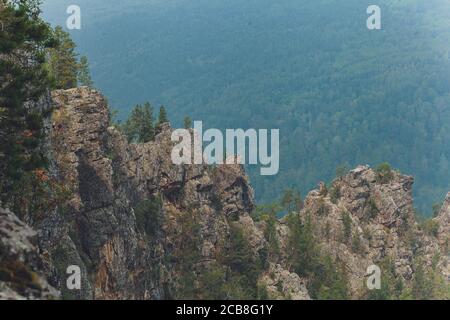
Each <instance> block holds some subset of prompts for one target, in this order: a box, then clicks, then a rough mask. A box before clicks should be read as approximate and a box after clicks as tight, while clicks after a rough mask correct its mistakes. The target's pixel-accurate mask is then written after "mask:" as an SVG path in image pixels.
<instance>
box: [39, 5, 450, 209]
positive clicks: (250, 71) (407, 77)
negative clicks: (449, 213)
mask: <svg viewBox="0 0 450 320" xmlns="http://www.w3.org/2000/svg"><path fill="white" fill-rule="evenodd" d="M376 2H377V3H373V1H365V0H363V1H361V0H345V1H342V0H341V1H337V0H335V1H332V0H308V1H304V0H277V1H269V0H246V1H244V0H228V1H223V0H195V1H192V0H164V1H160V0H150V1H145V0H128V1H123V0H89V1H88V0H78V1H77V3H76V4H78V5H79V6H80V7H81V10H82V29H81V30H74V31H71V32H70V33H71V36H72V37H73V39H74V40H75V42H76V43H77V45H78V50H79V52H80V54H83V55H87V56H88V58H89V61H90V67H91V73H92V77H93V79H94V82H95V85H96V87H98V88H99V89H100V90H101V91H102V92H103V93H104V94H105V95H106V96H107V97H108V99H109V103H110V104H111V106H112V107H113V108H115V109H118V110H119V111H120V117H121V118H125V117H126V116H127V114H128V112H129V111H130V110H131V108H132V107H133V106H134V105H135V104H137V103H143V102H145V101H149V102H151V103H152V104H153V106H154V107H158V106H159V105H165V106H166V108H167V110H168V113H169V117H170V119H171V120H172V122H173V125H174V126H181V125H182V119H183V118H184V117H185V116H186V115H189V116H190V117H191V118H192V119H193V120H202V121H203V123H204V125H205V126H207V127H214V128H221V129H225V128H244V129H247V128H267V129H271V128H280V138H281V141H280V142H281V150H280V161H281V166H280V172H279V174H278V175H276V176H274V177H262V176H259V168H249V170H250V175H251V180H252V185H253V186H254V187H255V190H256V196H257V199H258V200H259V201H260V202H267V201H271V200H273V199H274V198H276V197H278V196H279V195H280V193H281V192H282V190H283V189H284V188H287V187H295V188H298V189H299V190H301V192H302V193H303V194H304V195H305V194H306V193H307V192H308V191H309V190H311V189H312V188H313V187H314V186H316V185H317V183H318V182H319V181H320V180H324V181H330V180H331V179H332V178H333V177H334V175H335V169H336V167H338V166H339V165H345V166H347V167H349V168H353V167H355V166H356V165H358V164H370V165H372V166H376V165H377V164H379V163H381V162H385V161H387V162H389V163H390V164H391V165H392V166H393V167H395V168H397V169H399V170H401V171H402V172H403V173H406V174H410V175H413V176H414V177H415V179H416V183H415V194H414V196H415V201H416V206H417V207H418V209H419V211H421V212H423V213H430V212H431V206H432V204H433V203H436V202H440V201H442V200H443V198H444V195H445V194H446V192H448V190H450V162H449V161H450V144H449V143H448V139H449V137H450V59H449V49H450V2H449V1H446V0H428V1H423V0H422V1H419V0H397V1H395V0H389V1H388V0H378V1H376ZM71 4H74V3H73V1H72V0H45V2H44V6H43V10H44V17H45V18H46V19H47V20H48V21H49V22H51V23H52V24H53V25H63V26H65V20H66V18H67V14H66V8H67V7H68V6H69V5H71ZM370 4H377V5H379V6H380V7H381V10H382V30H373V31H370V30H368V29H367V28H366V19H367V17H368V15H367V13H366V9H367V7H368V5H370Z"/></svg>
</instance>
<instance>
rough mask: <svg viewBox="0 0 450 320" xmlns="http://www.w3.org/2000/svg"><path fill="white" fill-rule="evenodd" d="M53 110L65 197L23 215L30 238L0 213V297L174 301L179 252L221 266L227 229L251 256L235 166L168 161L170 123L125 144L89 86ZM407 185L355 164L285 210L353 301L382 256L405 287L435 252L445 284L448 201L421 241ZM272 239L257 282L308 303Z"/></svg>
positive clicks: (279, 226) (245, 191) (256, 233)
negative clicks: (336, 267) (36, 215)
mask: <svg viewBox="0 0 450 320" xmlns="http://www.w3.org/2000/svg"><path fill="white" fill-rule="evenodd" d="M52 104H53V107H54V112H53V115H52V119H51V121H50V122H49V125H48V127H49V129H48V131H49V135H50V139H49V141H48V144H47V147H46V149H48V150H49V155H50V157H51V159H52V168H53V169H52V171H53V173H54V174H55V175H56V176H57V177H58V179H59V180H60V182H61V183H62V184H64V185H65V186H67V187H68V189H69V190H70V199H69V200H68V201H67V203H65V204H64V205H62V206H60V207H59V208H58V209H57V210H54V211H50V212H47V213H46V214H45V215H44V217H41V218H40V219H32V218H31V217H26V219H27V220H26V221H28V220H29V222H30V223H31V224H32V227H33V228H34V230H36V232H35V231H33V230H32V229H31V228H30V227H28V226H27V225H25V224H24V223H23V222H21V221H20V220H19V219H17V217H15V216H14V215H13V214H12V213H10V212H9V211H4V210H2V211H0V257H1V260H0V261H1V264H0V298H11V299H19V298H38V299H41V298H52V297H59V293H58V292H57V291H56V290H55V289H53V287H55V288H58V290H60V291H61V295H62V297H63V298H66V299H166V298H174V297H177V292H178V290H179V287H178V283H179V280H180V277H181V276H182V274H181V271H180V265H181V264H182V261H183V260H186V259H184V258H185V256H187V255H189V254H190V253H191V252H196V254H197V255H196V257H195V259H190V260H188V261H189V265H188V266H184V269H188V270H189V271H190V272H191V273H192V275H194V278H195V277H197V276H199V275H202V274H204V273H205V272H206V271H208V270H213V268H214V267H215V266H217V265H219V266H222V267H224V265H223V261H222V259H221V255H222V253H223V252H226V251H227V250H229V249H230V246H231V243H232V240H233V239H232V238H231V236H232V232H233V228H234V227H236V226H238V227H239V228H240V229H242V231H243V235H244V237H245V239H246V241H247V243H248V244H249V247H250V252H249V253H248V255H252V256H253V258H255V260H256V259H260V257H261V252H264V250H266V249H267V247H268V243H267V241H266V239H265V236H264V232H265V222H263V221H262V222H255V221H254V220H253V219H252V218H251V213H252V211H253V210H254V206H255V205H254V200H253V190H252V188H251V186H250V184H249V181H248V178H247V176H246V174H245V172H244V170H243V168H242V167H241V166H237V165H236V166H234V165H233V166H230V165H221V166H217V167H209V166H206V165H183V166H177V165H173V164H172V162H171V151H172V146H173V143H172V142H171V133H172V129H171V128H170V125H169V124H163V125H162V126H161V127H160V128H159V129H158V134H157V136H156V138H155V140H154V141H152V142H148V143H145V144H133V143H129V142H128V141H127V139H126V138H125V137H124V135H123V134H122V133H121V132H120V131H119V130H118V129H116V128H114V127H113V126H110V123H109V115H108V108H107V104H106V101H105V99H104V98H103V96H102V95H101V94H100V93H99V92H97V91H96V90H93V89H89V88H85V87H82V88H76V89H70V90H60V91H56V92H53V94H52ZM412 185H413V178H412V177H409V176H404V175H401V174H399V173H397V172H391V174H390V175H388V176H380V174H379V173H377V172H376V171H374V170H372V169H370V168H369V167H367V166H360V167H358V168H356V169H355V170H352V171H351V172H349V173H348V174H347V175H346V176H344V177H341V178H339V179H336V180H335V181H334V182H333V184H332V186H331V188H327V187H326V186H325V184H323V183H322V184H321V185H320V187H319V189H318V190H313V191H311V192H310V193H309V194H308V197H307V198H306V200H305V203H304V208H303V209H302V210H301V212H299V213H296V214H298V215H299V216H300V217H301V219H303V218H305V217H307V216H310V217H311V219H312V220H313V221H314V225H315V226H316V228H315V230H314V232H315V235H316V238H317V239H319V243H318V247H319V248H320V250H321V251H323V252H324V253H327V254H328V255H330V256H332V257H333V258H334V259H336V260H338V261H340V262H342V263H343V265H344V267H345V270H346V273H347V275H348V279H349V282H350V291H351V292H350V293H351V297H352V298H361V297H363V296H364V291H365V288H364V283H365V279H366V271H367V267H369V266H370V265H373V264H381V263H382V262H383V261H384V260H385V259H386V258H389V259H391V260H392V261H393V265H394V269H395V276H396V277H398V278H401V279H402V280H403V281H404V282H405V283H406V284H407V285H408V284H410V283H411V281H412V280H413V279H414V276H415V266H414V259H417V258H420V259H422V260H423V261H424V262H425V263H426V264H428V265H430V264H431V261H432V260H433V257H435V256H436V254H437V253H439V254H440V259H439V261H438V264H437V265H438V268H439V270H441V271H442V273H443V274H444V275H445V276H446V277H447V278H448V277H449V275H450V270H449V265H450V264H449V263H448V255H447V253H448V235H449V234H450V233H449V232H450V195H449V196H447V199H446V201H445V203H444V205H443V207H442V209H441V212H440V214H439V216H438V217H437V218H436V219H435V223H436V224H437V226H438V229H437V230H438V231H437V234H436V237H434V236H430V235H426V234H425V233H424V232H423V231H422V230H421V229H420V228H419V226H418V224H417V223H416V222H415V218H414V209H413V202H412ZM193 226H195V227H193ZM275 231H276V234H277V237H278V243H279V251H280V252H279V254H278V255H276V256H274V257H270V258H269V259H268V261H266V266H265V267H264V270H262V271H261V273H260V276H259V278H258V285H259V286H262V287H264V288H265V289H266V291H267V295H268V296H269V297H270V298H273V299H309V298H310V295H309V293H308V290H307V289H306V287H307V285H308V281H309V280H310V279H302V278H301V277H299V276H298V275H297V274H295V273H294V272H293V271H292V267H291V266H290V264H289V263H288V262H287V261H288V260H289V259H288V257H287V252H288V250H287V246H288V238H289V233H290V230H289V227H288V225H287V224H286V221H284V220H280V221H278V222H277V223H276V225H275ZM187 242H189V245H190V247H189V248H188V249H186V243H187ZM36 247H38V248H39V252H38V250H37V249H36ZM221 264H222V265H221ZM72 265H76V266H79V267H80V269H81V289H80V290H69V289H68V288H67V287H66V280H67V277H68V275H67V268H68V267H69V266H72ZM21 270H22V271H23V272H20V275H25V280H24V279H21V278H20V277H18V276H17V273H18V271H21ZM43 274H45V275H46V278H47V281H48V282H49V283H50V284H51V285H52V286H53V287H51V286H49V285H48V284H47V281H46V280H44V278H43V277H42V275H43ZM30 279H31V280H30ZM192 285H193V286H196V285H197V283H196V281H193V284H192Z"/></svg>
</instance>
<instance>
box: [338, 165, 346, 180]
mask: <svg viewBox="0 0 450 320" xmlns="http://www.w3.org/2000/svg"><path fill="white" fill-rule="evenodd" d="M348 172H349V169H348V167H347V166H346V165H340V166H338V167H337V168H336V178H342V177H343V176H345V175H346V174H347V173H348Z"/></svg>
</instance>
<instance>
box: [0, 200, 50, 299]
mask: <svg viewBox="0 0 450 320" xmlns="http://www.w3.org/2000/svg"><path fill="white" fill-rule="evenodd" d="M36 244H37V234H36V232H35V231H34V230H32V229H31V228H30V227H28V226H27V225H26V224H25V223H23V222H22V221H20V220H19V219H18V218H17V217H16V216H15V215H14V214H13V213H11V212H10V211H9V210H5V209H2V208H0V300H4V299H14V300H18V299H20V300H21V299H57V298H58V297H59V292H58V291H57V290H55V289H54V288H53V287H51V286H50V285H49V284H48V283H47V281H46V280H45V276H44V275H43V268H42V265H43V262H42V260H41V257H40V255H39V253H38V250H37V248H36Z"/></svg>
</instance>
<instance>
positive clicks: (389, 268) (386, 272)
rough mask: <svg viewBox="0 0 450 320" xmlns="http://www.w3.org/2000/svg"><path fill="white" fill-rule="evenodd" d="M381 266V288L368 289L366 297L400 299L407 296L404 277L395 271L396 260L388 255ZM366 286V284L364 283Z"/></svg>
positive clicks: (371, 298)
mask: <svg viewBox="0 0 450 320" xmlns="http://www.w3.org/2000/svg"><path fill="white" fill-rule="evenodd" d="M379 267H380V269H381V279H380V280H381V288H380V289H374V290H367V292H366V296H365V298H366V299H368V300H398V299H404V298H406V296H407V292H406V288H405V287H404V284H403V280H402V278H401V277H400V276H399V275H397V273H396V271H395V263H394V260H393V259H391V258H390V257H386V258H385V259H383V260H382V261H381V262H380V263H379ZM364 281H366V279H365V280H364ZM365 286H366V284H365V283H364V287H365Z"/></svg>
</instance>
